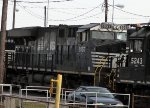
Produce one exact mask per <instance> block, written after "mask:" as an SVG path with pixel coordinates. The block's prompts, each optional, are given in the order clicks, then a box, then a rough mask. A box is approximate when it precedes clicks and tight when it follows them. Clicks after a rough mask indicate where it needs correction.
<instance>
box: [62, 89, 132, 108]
mask: <svg viewBox="0 0 150 108" xmlns="http://www.w3.org/2000/svg"><path fill="white" fill-rule="evenodd" d="M70 92H71V91H66V92H65V104H66V105H69V106H72V107H73V108H76V107H77V108H80V107H84V108H89V107H94V108H99V107H108V108H114V107H115V108H116V107H117V108H130V94H120V93H99V92H77V94H78V95H79V94H86V95H85V99H84V100H83V99H81V100H83V101H81V100H78V98H76V95H75V94H76V93H75V91H73V92H72V93H73V97H71V98H70V99H69V100H68V94H69V93H70ZM91 94H92V96H93V97H94V98H96V100H95V102H93V103H88V95H91ZM99 95H105V96H106V95H107V98H108V97H109V95H113V96H115V97H121V98H124V97H126V98H128V102H127V103H126V104H124V103H120V104H116V105H113V104H109V103H107V104H103V103H99V102H98V100H97V99H98V98H99V97H98V96H99ZM115 97H114V99H117V98H115ZM112 98H113V97H112ZM78 106H79V107H78Z"/></svg>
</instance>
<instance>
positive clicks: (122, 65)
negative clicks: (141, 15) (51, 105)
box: [5, 23, 150, 92]
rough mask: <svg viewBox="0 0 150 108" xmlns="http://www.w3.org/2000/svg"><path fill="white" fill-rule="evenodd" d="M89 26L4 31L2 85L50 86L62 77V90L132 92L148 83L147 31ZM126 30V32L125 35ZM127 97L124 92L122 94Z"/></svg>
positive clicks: (124, 26) (149, 29)
mask: <svg viewBox="0 0 150 108" xmlns="http://www.w3.org/2000/svg"><path fill="white" fill-rule="evenodd" d="M128 27H129V25H114V24H109V23H107V24H106V23H101V24H98V23H91V24H88V25H58V26H56V25H50V26H49V27H46V28H45V27H27V28H16V29H13V30H9V31H7V42H6V56H5V64H6V68H7V71H6V78H5V79H6V82H7V83H15V84H22V85H23V86H25V85H45V86H49V83H50V79H51V78H55V77H56V76H57V74H58V73H61V74H62V75H63V87H65V88H76V87H77V86H79V85H101V86H107V87H110V88H112V89H113V90H117V91H121V92H122V91H123V90H125V89H124V88H127V91H128V92H131V91H135V90H137V89H135V88H136V87H137V86H136V85H138V88H140V90H141V89H142V88H143V85H144V86H145V85H146V87H147V88H148V87H149V82H150V72H149V67H150V66H149V65H150V64H149V61H150V60H149V59H150V55H149V54H150V53H149V52H150V51H149V49H150V43H149V42H150V38H149V37H150V36H149V35H150V27H149V26H143V27H141V28H138V29H137V28H134V29H129V30H127V28H128ZM127 31H128V32H127ZM124 92H126V91H124Z"/></svg>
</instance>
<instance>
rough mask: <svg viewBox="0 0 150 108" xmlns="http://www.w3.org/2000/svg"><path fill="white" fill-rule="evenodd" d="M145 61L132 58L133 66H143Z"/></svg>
mask: <svg viewBox="0 0 150 108" xmlns="http://www.w3.org/2000/svg"><path fill="white" fill-rule="evenodd" d="M142 63H143V59H142V58H131V64H142Z"/></svg>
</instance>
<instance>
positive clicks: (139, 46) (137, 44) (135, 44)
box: [130, 39, 143, 53]
mask: <svg viewBox="0 0 150 108" xmlns="http://www.w3.org/2000/svg"><path fill="white" fill-rule="evenodd" d="M130 52H137V53H141V52H143V41H142V40H141V39H139V40H131V41H130Z"/></svg>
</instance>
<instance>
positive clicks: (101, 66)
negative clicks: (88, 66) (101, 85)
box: [94, 56, 108, 86]
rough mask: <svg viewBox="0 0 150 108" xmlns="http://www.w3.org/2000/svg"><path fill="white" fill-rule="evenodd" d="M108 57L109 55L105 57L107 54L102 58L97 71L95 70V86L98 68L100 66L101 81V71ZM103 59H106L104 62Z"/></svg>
mask: <svg viewBox="0 0 150 108" xmlns="http://www.w3.org/2000/svg"><path fill="white" fill-rule="evenodd" d="M107 59H108V57H105V56H104V57H103V58H102V59H100V63H99V66H97V67H96V69H95V71H94V86H95V82H96V73H97V69H98V68H99V67H100V70H99V81H100V72H101V70H102V68H103V66H104V65H105V64H106V60H107ZM102 61H104V62H102Z"/></svg>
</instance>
